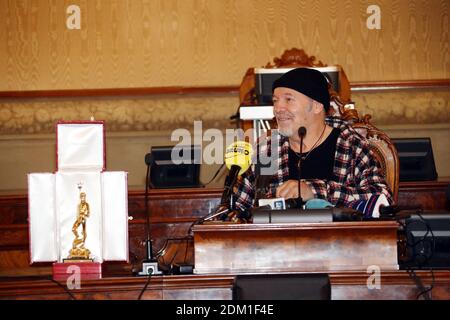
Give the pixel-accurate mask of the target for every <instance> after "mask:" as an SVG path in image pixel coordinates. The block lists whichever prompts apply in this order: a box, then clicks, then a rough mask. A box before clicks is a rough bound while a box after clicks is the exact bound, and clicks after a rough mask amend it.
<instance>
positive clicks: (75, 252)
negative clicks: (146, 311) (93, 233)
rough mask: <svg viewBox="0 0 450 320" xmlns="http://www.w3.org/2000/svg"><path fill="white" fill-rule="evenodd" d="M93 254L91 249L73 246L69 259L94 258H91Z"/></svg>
mask: <svg viewBox="0 0 450 320" xmlns="http://www.w3.org/2000/svg"><path fill="white" fill-rule="evenodd" d="M90 255H91V251H89V249H86V248H84V247H81V248H72V249H71V250H70V251H69V256H68V257H67V259H69V260H73V259H75V260H92V259H90V258H89V257H90Z"/></svg>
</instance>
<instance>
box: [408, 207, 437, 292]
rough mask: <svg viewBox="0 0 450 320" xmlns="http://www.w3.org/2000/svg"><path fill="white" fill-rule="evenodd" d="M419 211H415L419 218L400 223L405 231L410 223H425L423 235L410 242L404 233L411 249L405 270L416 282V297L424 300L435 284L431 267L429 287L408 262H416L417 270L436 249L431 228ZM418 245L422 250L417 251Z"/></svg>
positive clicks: (409, 226)
mask: <svg viewBox="0 0 450 320" xmlns="http://www.w3.org/2000/svg"><path fill="white" fill-rule="evenodd" d="M421 211H422V210H421V209H420V210H417V211H416V214H417V215H418V216H419V218H420V220H413V221H407V222H406V223H405V224H402V226H404V228H405V230H407V232H408V229H410V228H411V225H412V224H415V223H421V224H423V225H425V227H426V232H425V233H424V234H423V236H422V237H420V238H419V239H418V240H416V241H412V243H411V241H409V239H408V234H407V235H406V246H407V247H410V248H411V249H412V251H413V254H412V255H411V257H410V259H409V260H407V261H406V262H405V264H406V271H407V272H408V275H409V276H410V277H411V279H413V280H414V283H415V284H416V287H417V289H418V290H419V291H420V292H419V293H418V294H417V296H416V299H419V298H420V297H421V296H423V297H424V299H425V300H431V293H432V290H433V288H434V284H435V277H434V272H433V269H430V271H431V276H432V283H431V285H430V287H429V288H425V286H424V285H423V283H422V280H421V278H420V277H419V276H417V274H416V272H415V270H414V269H413V267H411V266H410V265H409V264H414V265H415V264H417V268H418V269H419V270H420V269H422V267H423V266H424V265H426V264H427V263H428V262H429V261H430V259H431V258H432V257H433V254H434V252H435V249H436V239H435V237H434V233H433V230H432V229H431V227H430V225H429V223H428V222H427V221H426V219H425V218H424V217H423V216H422V214H421ZM409 233H410V234H412V231H409ZM429 234H430V235H431V246H430V249H429V250H427V245H426V243H427V242H429V241H430V240H429V239H428V238H429V237H428V235H429ZM411 239H414V237H413V236H411ZM418 245H422V250H420V251H419V252H417V251H418V250H416V247H417V246H418ZM427 251H428V252H427ZM419 257H423V258H422V259H419Z"/></svg>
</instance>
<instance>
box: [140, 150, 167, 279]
mask: <svg viewBox="0 0 450 320" xmlns="http://www.w3.org/2000/svg"><path fill="white" fill-rule="evenodd" d="M145 162H146V163H147V174H146V176H145V194H144V201H145V205H144V206H145V215H146V218H147V240H146V241H145V247H146V254H147V255H146V259H145V260H144V261H143V262H142V271H141V272H139V275H143V276H148V275H155V274H162V272H161V271H159V269H158V261H157V260H156V259H155V258H154V257H153V250H152V239H151V235H150V210H149V207H148V191H149V190H148V189H149V184H150V174H149V173H150V166H151V165H152V163H153V158H152V156H151V154H147V155H146V156H145Z"/></svg>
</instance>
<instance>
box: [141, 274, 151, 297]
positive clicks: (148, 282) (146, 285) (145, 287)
mask: <svg viewBox="0 0 450 320" xmlns="http://www.w3.org/2000/svg"><path fill="white" fill-rule="evenodd" d="M151 278H152V274H151V273H150V274H149V275H148V279H147V282H146V283H145V286H144V288H142V290H141V293H139V297H138V300H141V298H142V295H143V294H144V292H145V290H147V287H148V285H149V284H150V280H151Z"/></svg>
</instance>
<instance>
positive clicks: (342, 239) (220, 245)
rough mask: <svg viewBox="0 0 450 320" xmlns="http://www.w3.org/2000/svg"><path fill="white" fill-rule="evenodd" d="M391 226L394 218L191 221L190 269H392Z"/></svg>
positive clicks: (238, 271)
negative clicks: (192, 266) (192, 251)
mask: <svg viewBox="0 0 450 320" xmlns="http://www.w3.org/2000/svg"><path fill="white" fill-rule="evenodd" d="M397 228H398V225H397V222H395V221H362V222H333V223H301V224H300V223H299V224H205V225H197V226H195V227H194V228H193V231H194V245H195V273H197V274H242V273H274V272H326V273H328V272H330V271H331V272H333V271H344V270H345V271H350V270H359V271H366V270H367V268H368V267H369V266H373V265H376V266H377V267H379V268H380V269H381V270H382V271H392V270H398V261H397Z"/></svg>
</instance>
